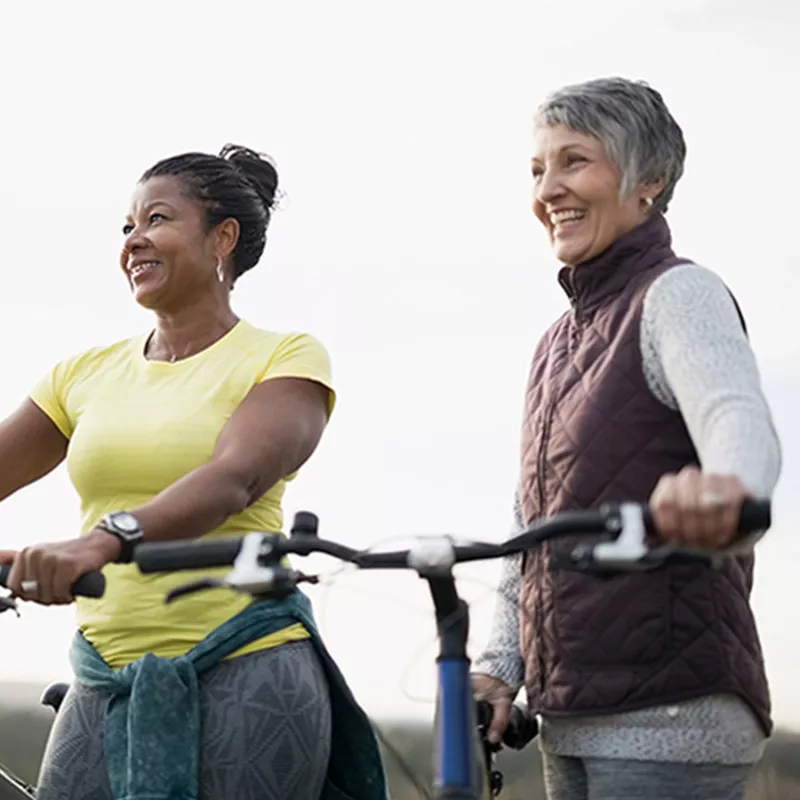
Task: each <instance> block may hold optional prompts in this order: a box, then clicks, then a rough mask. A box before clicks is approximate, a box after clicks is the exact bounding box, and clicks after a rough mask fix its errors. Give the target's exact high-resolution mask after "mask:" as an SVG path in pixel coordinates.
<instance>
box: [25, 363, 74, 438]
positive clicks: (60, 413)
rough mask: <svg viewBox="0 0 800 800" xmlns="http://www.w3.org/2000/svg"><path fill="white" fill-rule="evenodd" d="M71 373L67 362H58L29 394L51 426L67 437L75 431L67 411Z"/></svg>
mask: <svg viewBox="0 0 800 800" xmlns="http://www.w3.org/2000/svg"><path fill="white" fill-rule="evenodd" d="M71 372H72V369H71V368H70V364H69V363H68V362H60V363H58V364H56V366H55V367H53V369H52V370H50V372H49V373H48V374H47V375H45V376H44V377H43V378H42V379H41V380H40V381H39V382H38V383H37V384H36V385H35V386H34V387H33V390H32V391H31V393H30V398H31V400H33V402H34V403H35V404H36V405H37V406H38V407H39V408H40V409H41V410H42V411H44V413H45V414H47V416H48V417H50V419H51V420H52V421H53V424H54V425H55V426H56V427H57V428H58V429H59V430H60V431H61V433H63V434H64V436H66V437H67V439H69V438H71V436H72V433H73V431H74V430H75V424H74V420H72V419H70V415H69V412H68V411H67V402H66V400H67V391H68V388H69V375H70V373H71Z"/></svg>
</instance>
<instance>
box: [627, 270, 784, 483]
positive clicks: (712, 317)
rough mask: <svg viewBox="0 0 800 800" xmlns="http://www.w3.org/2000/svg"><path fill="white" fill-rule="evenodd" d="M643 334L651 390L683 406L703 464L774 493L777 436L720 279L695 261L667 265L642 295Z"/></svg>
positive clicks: (778, 463)
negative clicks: (667, 267) (672, 265)
mask: <svg viewBox="0 0 800 800" xmlns="http://www.w3.org/2000/svg"><path fill="white" fill-rule="evenodd" d="M640 341H641V348H642V358H643V368H644V372H645V376H646V378H647V383H648V385H649V387H650V390H651V391H652V392H653V394H654V395H655V396H656V397H657V398H658V399H659V400H661V402H662V403H664V404H665V405H667V406H668V407H670V408H673V409H675V410H678V411H680V413H681V416H682V417H683V419H684V421H685V423H686V427H687V429H688V431H689V435H690V436H691V438H692V441H693V443H694V446H695V448H696V450H697V453H698V455H699V457H700V463H701V466H702V469H703V470H704V471H705V472H716V473H720V474H728V475H730V474H732V475H737V476H738V477H739V478H740V479H741V480H742V482H743V483H744V484H745V486H747V488H748V489H749V490H750V491H751V492H753V493H754V494H755V495H756V496H761V497H768V496H769V495H771V493H772V491H773V490H774V488H775V484H776V483H777V481H778V476H779V474H780V469H781V449H780V444H779V441H778V437H777V434H776V431H775V427H774V425H773V421H772V416H771V414H770V410H769V407H768V405H767V401H766V399H765V397H764V393H763V391H762V388H761V381H760V376H759V372H758V368H757V366H756V360H755V356H754V354H753V350H752V348H751V347H750V343H749V341H748V339H747V336H746V334H745V332H744V330H743V328H742V323H741V320H740V319H739V315H738V312H737V309H736V306H735V304H734V302H733V299H732V297H731V294H730V292H729V291H728V289H727V287H726V286H725V284H724V283H723V282H722V280H721V279H720V278H719V277H718V276H717V275H715V274H714V273H713V272H711V271H710V270H708V269H705V268H704V267H700V266H697V265H696V264H687V265H683V266H679V267H675V268H673V269H671V270H668V271H667V272H665V273H664V274H663V275H661V276H660V277H659V278H657V279H656V280H655V281H654V282H653V284H652V285H651V286H650V288H649V290H648V292H647V294H646V296H645V299H644V305H643V309H642V323H641V338H640Z"/></svg>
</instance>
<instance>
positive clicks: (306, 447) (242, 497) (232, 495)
mask: <svg viewBox="0 0 800 800" xmlns="http://www.w3.org/2000/svg"><path fill="white" fill-rule="evenodd" d="M327 421H328V390H327V389H326V388H325V387H324V386H322V385H320V384H318V383H315V382H313V381H310V380H306V379H301V378H275V379H274V380H269V381H265V382H264V383H260V384H258V385H257V386H255V387H254V388H253V389H252V390H251V391H250V393H249V394H248V396H247V397H246V398H245V400H244V402H243V403H242V404H241V405H240V406H239V408H237V409H236V411H235V412H234V413H233V415H232V416H231V418H230V420H229V421H228V422H227V424H226V425H225V427H224V428H223V429H222V432H221V433H220V436H219V439H218V440H217V446H216V449H215V451H214V455H213V457H212V458H211V460H210V461H209V462H208V463H207V464H205V465H203V466H202V467H198V468H197V469H195V470H193V471H192V472H190V473H188V474H187V475H185V476H184V477H183V478H181V479H180V480H179V481H176V482H175V483H174V484H172V485H171V486H169V487H168V488H166V489H165V490H164V491H162V492H161V493H160V494H158V495H156V496H155V497H154V498H153V499H152V500H150V501H149V502H147V503H145V504H144V505H142V506H139V508H134V509H126V510H128V511H131V513H133V514H134V515H135V516H136V518H137V519H138V520H139V522H140V524H141V526H142V530H143V531H144V536H145V539H146V540H147V541H162V540H165V539H184V538H193V537H197V536H202V535H203V534H205V533H208V532H209V531H212V530H214V529H215V528H217V527H219V526H220V525H221V524H222V523H224V522H225V520H227V519H228V518H229V517H231V516H233V515H234V514H238V513H240V512H241V511H244V509H246V508H247V507H248V506H250V505H251V504H252V503H254V502H256V500H258V499H259V498H260V497H262V496H263V495H264V493H265V492H267V491H268V490H269V489H271V488H272V487H273V486H274V485H275V484H276V483H277V482H278V481H279V480H281V479H282V478H284V477H285V476H286V475H289V474H291V473H292V472H294V471H295V470H297V469H298V468H299V467H300V466H302V465H303V464H304V463H305V462H306V461H307V460H308V458H309V457H310V456H311V454H312V453H313V452H314V450H315V449H316V447H317V445H318V444H319V441H320V439H321V437H322V433H323V431H324V430H325V426H326V424H327ZM106 536H108V534H106ZM108 538H109V539H110V540H111V542H112V544H111V545H110V546H111V547H119V545H118V543H117V541H116V539H114V538H113V537H110V536H108Z"/></svg>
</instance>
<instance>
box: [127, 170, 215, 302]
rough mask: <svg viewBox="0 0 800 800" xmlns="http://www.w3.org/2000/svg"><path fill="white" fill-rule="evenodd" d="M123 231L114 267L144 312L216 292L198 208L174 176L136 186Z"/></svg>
mask: <svg viewBox="0 0 800 800" xmlns="http://www.w3.org/2000/svg"><path fill="white" fill-rule="evenodd" d="M123 233H124V234H125V242H124V244H123V247H122V252H121V254H120V266H121V267H122V270H123V272H124V273H125V275H126V276H127V278H128V283H129V285H130V287H131V290H132V292H133V296H134V298H135V299H136V302H138V303H139V304H140V305H142V306H144V307H145V308H150V309H153V310H167V309H170V308H174V307H175V306H176V305H178V304H180V305H183V304H186V303H187V302H191V300H192V298H196V297H197V295H198V293H203V292H208V291H219V290H220V284H219V281H218V280H217V279H216V273H215V267H216V263H217V256H216V253H215V245H216V240H215V236H214V235H213V232H211V231H208V230H207V226H206V219H205V211H204V209H203V207H202V206H201V205H200V203H198V202H196V201H195V200H192V199H191V198H189V197H187V196H186V194H185V193H184V192H182V191H181V185H180V183H179V180H178V179H177V178H174V177H155V178H150V179H149V180H147V181H145V182H144V183H140V184H139V185H138V186H137V187H136V191H135V192H134V195H133V199H132V201H131V208H130V212H129V214H128V217H127V219H126V222H125V225H124V227H123Z"/></svg>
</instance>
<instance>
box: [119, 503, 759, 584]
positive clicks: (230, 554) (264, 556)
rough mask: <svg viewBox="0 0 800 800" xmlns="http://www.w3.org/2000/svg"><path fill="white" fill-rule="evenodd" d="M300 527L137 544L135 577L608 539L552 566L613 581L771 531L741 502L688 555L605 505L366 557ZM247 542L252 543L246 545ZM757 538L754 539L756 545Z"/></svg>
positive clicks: (755, 506) (462, 555)
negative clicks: (496, 533) (733, 520)
mask: <svg viewBox="0 0 800 800" xmlns="http://www.w3.org/2000/svg"><path fill="white" fill-rule="evenodd" d="M301 515H303V519H304V521H305V523H306V524H305V525H304V526H303V527H302V528H301V529H300V530H297V528H296V527H295V529H293V532H292V535H291V536H289V537H286V536H284V535H283V534H280V533H263V534H262V533H258V534H247V535H245V536H244V537H237V538H230V539H216V540H213V541H208V542H204V541H197V540H186V541H177V542H159V543H155V542H153V543H143V544H141V545H139V547H137V548H136V551H135V555H134V559H135V562H136V564H137V565H138V567H139V569H140V571H141V572H143V573H152V572H168V571H172V570H187V569H202V568H210V567H224V566H230V565H231V564H234V562H236V561H237V559H238V558H239V556H240V554H242V555H244V548H245V544H246V543H248V544H247V545H246V546H247V549H248V551H249V552H248V558H250V559H251V560H252V562H253V563H255V562H256V561H258V563H259V564H261V565H265V564H271V565H273V566H275V565H277V564H278V562H279V561H280V559H281V558H283V557H284V556H288V555H301V556H305V555H310V554H311V553H322V554H325V555H329V556H333V557H334V558H337V559H339V560H341V561H346V562H349V563H351V564H354V565H355V566H357V567H359V568H361V569H409V568H411V569H416V570H417V571H421V570H428V571H431V570H433V571H436V570H441V569H449V568H450V567H452V566H453V565H454V564H456V563H462V562H467V561H479V560H483V559H490V558H499V557H502V556H507V555H513V554H515V553H520V552H523V551H525V550H529V549H531V548H533V547H535V546H537V545H539V544H541V543H542V542H544V541H547V540H550V539H557V538H560V537H566V536H574V535H579V534H609V535H611V536H612V541H602V542H598V543H595V544H593V545H587V544H581V545H578V546H576V547H575V548H573V550H572V551H570V552H569V553H561V554H559V555H558V556H557V558H556V561H557V566H558V567H560V568H562V569H571V570H577V571H584V572H600V573H615V572H628V571H636V570H646V569H653V568H655V567H658V566H660V565H662V564H664V563H668V562H686V561H700V562H704V563H711V564H717V563H718V562H719V560H720V559H721V558H724V557H726V556H729V555H736V554H737V553H739V552H741V551H742V550H749V549H751V548H752V545H753V544H754V543H755V539H753V538H752V534H760V533H763V531H765V530H766V529H767V528H769V527H770V525H771V504H770V502H769V501H768V500H746V501H745V502H744V504H743V505H742V510H741V514H740V519H739V525H738V529H739V532H738V536H737V538H736V539H735V541H734V542H732V543H731V545H729V546H728V547H727V548H725V549H724V550H718V551H708V550H693V549H689V548H684V547H679V546H676V545H674V544H671V543H667V542H660V543H656V544H655V545H653V546H650V545H649V544H648V541H647V535H648V534H650V535H653V534H656V531H655V527H654V524H653V519H652V515H651V514H650V512H649V509H647V508H646V507H644V506H642V505H639V504H635V503H623V504H620V505H606V506H604V507H602V508H600V509H599V510H595V511H567V512H563V513H561V514H557V515H555V516H553V517H550V518H549V519H543V520H539V521H538V522H536V523H534V524H533V525H532V526H531V527H530V528H528V529H527V530H526V531H524V532H523V533H521V534H519V535H517V536H514V537H512V538H511V539H509V540H507V541H505V542H502V543H499V544H491V543H487V542H476V543H474V544H468V545H455V544H453V542H452V539H451V538H450V537H440V538H436V539H429V540H421V541H420V542H419V543H418V544H417V545H416V546H415V547H412V548H410V549H407V550H395V551H386V552H374V553H373V552H367V551H363V550H356V549H354V548H350V547H346V546H345V545H342V544H339V543H338V542H333V541H328V540H325V539H319V538H317V535H316V529H315V528H313V527H309V526H308V524H307V522H308V518H309V517H311V516H313V515H309V514H308V512H300V514H298V517H300V516H301ZM253 537H255V538H253ZM756 538H759V537H756Z"/></svg>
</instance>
